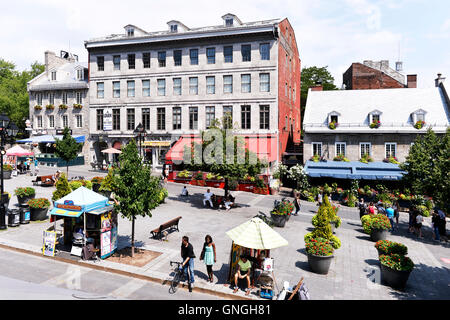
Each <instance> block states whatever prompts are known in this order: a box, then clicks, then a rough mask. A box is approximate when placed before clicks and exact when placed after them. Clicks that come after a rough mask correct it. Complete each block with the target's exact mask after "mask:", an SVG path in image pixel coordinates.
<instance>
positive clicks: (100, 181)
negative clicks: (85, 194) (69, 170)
mask: <svg viewBox="0 0 450 320" xmlns="http://www.w3.org/2000/svg"><path fill="white" fill-rule="evenodd" d="M103 179H104V178H103V177H94V178H92V179H91V182H92V184H101V183H102V181H103Z"/></svg>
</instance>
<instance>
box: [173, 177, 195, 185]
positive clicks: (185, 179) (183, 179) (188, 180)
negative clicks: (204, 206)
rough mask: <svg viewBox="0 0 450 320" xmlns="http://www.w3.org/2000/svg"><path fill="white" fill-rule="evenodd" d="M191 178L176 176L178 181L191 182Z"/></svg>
mask: <svg viewBox="0 0 450 320" xmlns="http://www.w3.org/2000/svg"><path fill="white" fill-rule="evenodd" d="M191 180H192V178H180V177H176V178H175V182H176V183H184V184H190V182H191Z"/></svg>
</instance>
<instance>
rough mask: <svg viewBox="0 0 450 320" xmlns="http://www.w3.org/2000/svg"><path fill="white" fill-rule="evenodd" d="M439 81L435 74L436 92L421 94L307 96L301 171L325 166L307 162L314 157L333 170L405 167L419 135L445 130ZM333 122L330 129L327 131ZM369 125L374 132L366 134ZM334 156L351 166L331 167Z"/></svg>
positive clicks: (444, 95) (447, 116)
mask: <svg viewBox="0 0 450 320" xmlns="http://www.w3.org/2000/svg"><path fill="white" fill-rule="evenodd" d="M443 80H444V78H442V77H441V75H440V74H439V75H438V79H436V87H434V88H426V89H418V88H410V89H408V88H402V89H372V90H337V91H312V90H310V92H309V93H308V101H307V104H306V110H305V117H304V123H303V130H304V155H305V157H304V159H305V164H306V170H307V171H308V167H310V168H312V167H317V166H320V165H322V166H323V165H324V163H321V162H319V163H317V162H314V161H312V160H313V157H314V156H316V157H317V158H321V160H322V162H323V161H327V162H330V161H332V162H333V164H332V166H333V167H336V168H335V169H333V170H337V168H339V167H341V168H342V169H343V170H344V169H345V170H347V169H348V168H350V167H351V166H352V165H353V167H355V166H358V167H364V165H362V163H360V162H359V161H360V160H361V159H362V158H363V157H364V156H370V157H371V158H372V160H373V163H369V164H367V165H366V166H367V167H370V166H372V165H374V166H377V163H378V164H380V163H383V161H384V160H385V159H388V158H390V157H395V158H397V160H398V161H399V162H404V161H405V159H406V157H407V155H408V154H409V149H410V147H411V145H412V144H413V143H414V141H415V139H416V138H417V136H418V135H421V134H424V133H426V131H427V129H428V128H430V127H431V128H432V129H433V130H434V131H435V132H436V133H437V134H444V133H445V132H446V130H447V128H448V127H449V124H450V112H449V106H450V100H449V98H448V93H449V92H448V89H447V88H446V86H445V85H444V82H443ZM418 121H425V125H424V126H423V127H422V128H421V129H417V128H416V127H415V126H416V124H417V122H418ZM333 122H334V123H336V128H335V129H332V127H331V128H330V123H333ZM372 123H379V127H378V128H376V127H375V128H371V127H370V126H371V124H372ZM337 156H341V157H345V158H347V160H349V161H350V163H346V162H337V161H333V160H334V159H335V157H337ZM317 158H316V161H317V160H318V159H317ZM392 166H393V165H392ZM324 168H325V167H324ZM357 169H358V168H356V170H357ZM345 170H344V171H345ZM335 173H336V171H335Z"/></svg>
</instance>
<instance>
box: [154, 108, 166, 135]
mask: <svg viewBox="0 0 450 320" xmlns="http://www.w3.org/2000/svg"><path fill="white" fill-rule="evenodd" d="M156 113H157V129H158V130H166V109H165V108H158V109H157V112H156Z"/></svg>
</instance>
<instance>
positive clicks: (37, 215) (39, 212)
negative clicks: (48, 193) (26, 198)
mask: <svg viewBox="0 0 450 320" xmlns="http://www.w3.org/2000/svg"><path fill="white" fill-rule="evenodd" d="M47 212H48V208H39V209H38V208H30V218H31V221H44V220H46V219H47Z"/></svg>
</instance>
